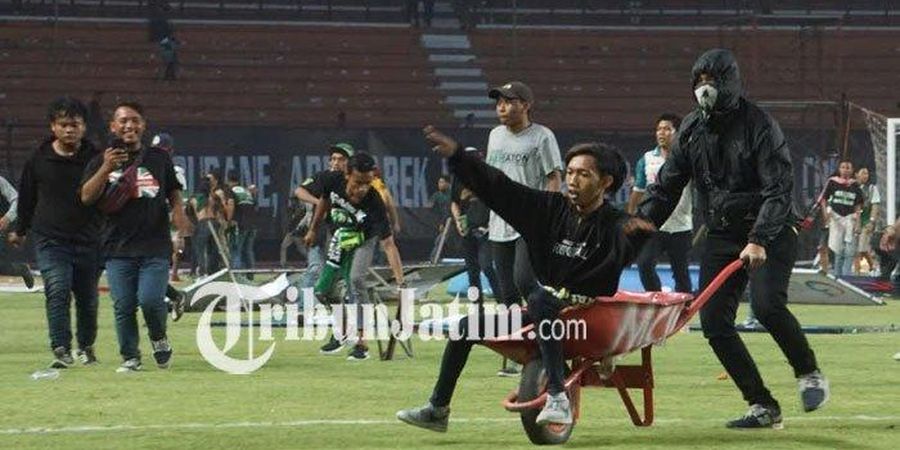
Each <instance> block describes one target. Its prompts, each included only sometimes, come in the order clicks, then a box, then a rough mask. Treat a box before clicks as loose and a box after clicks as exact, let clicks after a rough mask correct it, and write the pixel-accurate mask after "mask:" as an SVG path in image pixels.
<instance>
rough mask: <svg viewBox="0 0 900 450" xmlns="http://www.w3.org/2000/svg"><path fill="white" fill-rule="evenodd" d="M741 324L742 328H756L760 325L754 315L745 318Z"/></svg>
mask: <svg viewBox="0 0 900 450" xmlns="http://www.w3.org/2000/svg"><path fill="white" fill-rule="evenodd" d="M741 326H743V327H744V328H758V327H761V326H762V324H761V323H759V321H758V320H756V318H755V317H748V318H747V320H745V321H743V322H741Z"/></svg>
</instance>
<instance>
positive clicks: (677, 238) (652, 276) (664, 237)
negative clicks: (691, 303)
mask: <svg viewBox="0 0 900 450" xmlns="http://www.w3.org/2000/svg"><path fill="white" fill-rule="evenodd" d="M689 251H691V232H690V231H681V232H678V233H667V232H665V231H661V232H659V233H656V235H655V236H654V237H653V238H652V239H650V240H649V241H648V242H647V243H646V244H645V245H644V248H643V250H641V253H640V255H639V256H638V258H637V265H638V273H640V276H641V284H642V285H644V290H645V291H648V292H658V291H661V290H662V283H660V281H659V275H658V274H657V273H656V262H657V260H658V259H659V255H661V254H663V253H666V254H667V255H669V262H670V263H671V264H672V277H673V278H674V279H675V292H685V293H690V292H692V289H691V276H690V274H689V273H688V252H689Z"/></svg>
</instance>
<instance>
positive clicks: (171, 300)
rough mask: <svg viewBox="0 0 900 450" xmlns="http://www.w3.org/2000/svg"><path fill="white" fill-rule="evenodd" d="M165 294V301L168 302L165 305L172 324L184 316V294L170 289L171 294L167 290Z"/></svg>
mask: <svg viewBox="0 0 900 450" xmlns="http://www.w3.org/2000/svg"><path fill="white" fill-rule="evenodd" d="M166 294H167V296H166V300H168V302H166V305H167V306H168V309H169V315H170V316H171V317H172V322H178V320H179V319H181V316H183V315H184V292H181V291H179V290H178V289H174V288H172V289H171V292H169V290H167V291H166ZM169 295H171V296H169Z"/></svg>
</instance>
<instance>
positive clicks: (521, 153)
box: [487, 122, 562, 242]
mask: <svg viewBox="0 0 900 450" xmlns="http://www.w3.org/2000/svg"><path fill="white" fill-rule="evenodd" d="M487 163H488V164H489V165H491V166H493V167H496V168H498V169H500V170H501V171H503V173H505V174H506V176H508V177H510V178H511V179H512V180H513V181H516V182H518V183H521V184H524V185H525V186H528V187H531V188H534V189H546V188H547V176H548V175H550V174H551V173H552V172H553V171H555V170H557V171H562V158H561V157H560V154H559V144H557V143H556V136H554V135H553V132H552V131H550V129H549V128H547V127H545V126H543V125H540V124H536V123H533V122H532V124H531V125H529V126H528V128H525V129H524V130H522V131H520V132H518V133H513V132H511V131H510V130H509V128H507V127H506V126H505V125H501V126H498V127H496V128H494V129H493V130H491V135H490V137H489V138H488V147H487ZM488 230H489V234H488V238H489V239H490V240H491V241H494V242H508V241H512V240H515V239H518V237H519V233H518V232H516V230H515V229H514V228H513V227H511V226H510V225H509V224H507V223H506V222H504V221H503V219H501V218H500V216H498V215H497V214H496V213H494V212H493V211H491V219H490V222H489V224H488Z"/></svg>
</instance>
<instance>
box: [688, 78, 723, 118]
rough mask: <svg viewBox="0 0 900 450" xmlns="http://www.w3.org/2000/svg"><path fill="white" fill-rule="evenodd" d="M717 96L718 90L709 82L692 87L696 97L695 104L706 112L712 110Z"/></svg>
mask: <svg viewBox="0 0 900 450" xmlns="http://www.w3.org/2000/svg"><path fill="white" fill-rule="evenodd" d="M718 96H719V91H718V90H717V89H716V87H715V86H713V85H711V84H702V85H700V86H698V87H697V89H694V97H696V98H697V104H699V105H700V109H702V110H703V111H704V112H706V113H709V112H711V111H712V110H713V107H714V106H715V105H716V98H718Z"/></svg>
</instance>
